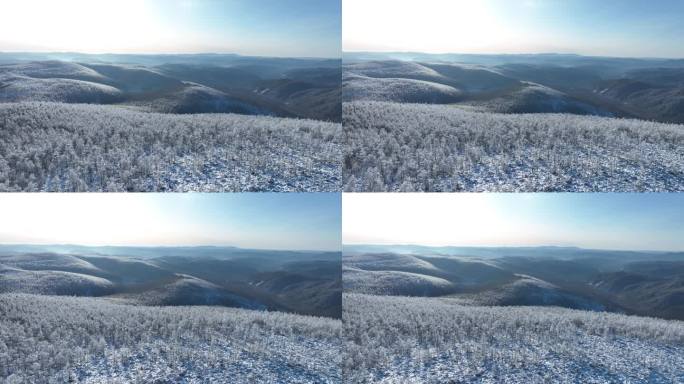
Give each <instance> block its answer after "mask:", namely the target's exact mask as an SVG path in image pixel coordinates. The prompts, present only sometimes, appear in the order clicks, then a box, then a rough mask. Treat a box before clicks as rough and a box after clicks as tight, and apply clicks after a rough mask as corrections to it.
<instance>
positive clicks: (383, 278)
mask: <svg viewBox="0 0 684 384" xmlns="http://www.w3.org/2000/svg"><path fill="white" fill-rule="evenodd" d="M342 281H343V284H344V292H353V293H368V294H374V295H398V296H438V295H443V294H445V293H448V292H449V291H450V290H452V289H453V288H454V286H453V285H452V284H451V283H450V282H449V281H447V280H444V279H441V278H439V277H434V276H428V275H422V274H419V273H411V272H399V271H364V270H362V269H358V268H353V267H346V266H345V267H343V269H342Z"/></svg>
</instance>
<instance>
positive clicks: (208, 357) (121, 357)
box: [0, 294, 342, 384]
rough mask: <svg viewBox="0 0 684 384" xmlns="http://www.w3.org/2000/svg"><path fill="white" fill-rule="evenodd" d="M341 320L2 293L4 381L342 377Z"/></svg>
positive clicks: (0, 364)
mask: <svg viewBox="0 0 684 384" xmlns="http://www.w3.org/2000/svg"><path fill="white" fill-rule="evenodd" d="M340 348H341V322H340V321H339V320H333V319H328V318H318V317H308V316H301V315H292V314H286V313H280V312H261V311H251V310H244V309H234V308H215V307H211V308H210V307H141V306H133V305H123V304H117V303H116V302H113V301H109V300H105V299H95V298H72V297H56V296H35V295H26V294H0V382H3V383H7V384H19V383H22V384H23V383H35V384H42V383H67V382H77V383H207V382H211V383H254V382H264V383H275V382H281V383H339V382H341V380H342V379H341V354H340V350H341V349H340Z"/></svg>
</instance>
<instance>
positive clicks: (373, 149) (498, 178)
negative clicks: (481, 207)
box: [343, 101, 684, 192]
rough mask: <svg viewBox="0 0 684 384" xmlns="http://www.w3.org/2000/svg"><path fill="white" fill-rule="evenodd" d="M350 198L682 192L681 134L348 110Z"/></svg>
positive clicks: (540, 119)
mask: <svg viewBox="0 0 684 384" xmlns="http://www.w3.org/2000/svg"><path fill="white" fill-rule="evenodd" d="M343 119H344V131H345V139H346V145H345V158H344V163H343V164H344V185H345V186H344V189H345V191H376V192H377V191H489V192H504V191H511V192H512V191H517V192H540V191H574V192H579V191H582V192H590V191H592V192H597V191H621V192H628V191H682V190H684V126H683V125H677V124H661V123H654V122H649V121H641V120H626V119H613V118H605V117H598V116H578V115H568V114H516V115H509V114H496V113H478V112H471V111H464V110H462V109H458V108H454V107H449V106H439V105H418V104H399V103H385V102H363V101H361V102H351V103H343Z"/></svg>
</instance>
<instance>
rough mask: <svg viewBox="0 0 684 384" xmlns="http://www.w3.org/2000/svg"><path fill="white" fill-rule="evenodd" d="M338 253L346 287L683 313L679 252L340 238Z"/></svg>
mask: <svg viewBox="0 0 684 384" xmlns="http://www.w3.org/2000/svg"><path fill="white" fill-rule="evenodd" d="M342 260H343V267H344V269H343V280H344V282H345V292H347V290H348V291H349V292H356V293H364V294H374V295H390V296H395V295H403V296H431V297H448V298H450V299H453V300H457V301H458V302H460V303H464V304H468V305H489V306H507V305H514V306H521V305H538V306H561V307H566V308H574V309H585V310H595V311H609V312H620V313H629V314H636V315H641V316H654V317H661V318H665V319H679V320H684V278H682V276H683V275H682V272H683V271H684V252H662V251H609V250H589V249H582V248H577V247H553V246H551V247H491V248H486V247H428V246H417V245H352V246H347V245H345V246H344V250H343V258H342ZM406 273H410V274H417V275H412V276H414V277H413V278H412V279H408V278H407V277H408V276H406V277H404V276H405V275H404V274H406ZM420 276H423V278H422V280H420V279H419V277H420ZM434 279H439V280H434ZM431 281H432V282H437V281H441V282H442V283H438V284H436V285H433V286H428V285H426V284H427V283H428V282H431ZM428 287H429V288H428Z"/></svg>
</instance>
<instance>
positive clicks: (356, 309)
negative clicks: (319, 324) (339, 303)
mask: <svg viewBox="0 0 684 384" xmlns="http://www.w3.org/2000/svg"><path fill="white" fill-rule="evenodd" d="M343 321H344V339H345V342H344V348H345V351H346V352H345V363H344V371H343V372H344V377H345V382H348V383H450V382H454V383H521V384H522V383H534V384H536V383H540V384H541V383H551V382H553V383H627V382H629V383H678V382H682V380H684V322H681V321H667V320H659V319H653V318H646V317H635V316H625V315H620V314H609V313H596V312H588V311H579V310H571V309H561V308H548V307H477V306H463V305H459V304H456V303H455V302H454V301H453V300H450V299H438V298H406V297H391V296H371V295H360V294H345V295H344V314H343Z"/></svg>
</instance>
